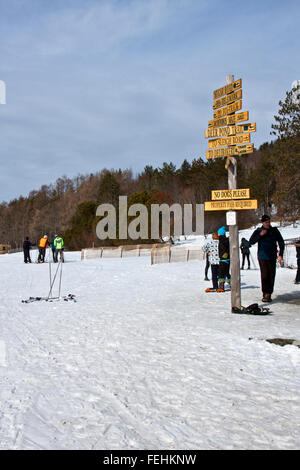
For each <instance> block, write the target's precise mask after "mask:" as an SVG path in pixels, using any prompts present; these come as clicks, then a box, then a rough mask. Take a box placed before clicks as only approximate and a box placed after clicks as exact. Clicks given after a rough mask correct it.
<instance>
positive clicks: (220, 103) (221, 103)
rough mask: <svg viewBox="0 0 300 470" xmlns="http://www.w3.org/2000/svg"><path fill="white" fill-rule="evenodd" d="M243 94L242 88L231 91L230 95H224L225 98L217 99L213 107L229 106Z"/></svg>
mask: <svg viewBox="0 0 300 470" xmlns="http://www.w3.org/2000/svg"><path fill="white" fill-rule="evenodd" d="M242 96H243V92H242V90H238V91H235V92H234V93H230V95H226V96H223V98H219V99H218V100H215V101H214V103H213V109H218V108H222V107H223V106H227V105H228V104H230V103H233V102H234V101H237V100H240V99H241V98H242Z"/></svg>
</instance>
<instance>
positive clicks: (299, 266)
mask: <svg viewBox="0 0 300 470" xmlns="http://www.w3.org/2000/svg"><path fill="white" fill-rule="evenodd" d="M295 247H296V256H297V274H296V278H295V284H300V239H299V240H298V241H297V242H296V243H295Z"/></svg>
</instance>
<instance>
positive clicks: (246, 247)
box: [240, 238, 251, 269]
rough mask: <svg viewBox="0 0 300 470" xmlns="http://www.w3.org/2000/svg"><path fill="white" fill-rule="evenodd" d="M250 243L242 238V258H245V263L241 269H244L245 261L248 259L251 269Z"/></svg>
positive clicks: (243, 262)
mask: <svg viewBox="0 0 300 470" xmlns="http://www.w3.org/2000/svg"><path fill="white" fill-rule="evenodd" d="M250 246H251V245H250V243H249V241H248V240H247V239H246V238H242V243H241V246H240V249H241V252H242V256H243V261H242V267H241V269H244V264H245V259H246V258H247V261H248V269H250Z"/></svg>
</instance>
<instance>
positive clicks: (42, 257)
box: [38, 248, 46, 263]
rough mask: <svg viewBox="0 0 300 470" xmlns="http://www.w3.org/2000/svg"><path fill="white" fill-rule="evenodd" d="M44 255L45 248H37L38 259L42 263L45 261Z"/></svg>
mask: <svg viewBox="0 0 300 470" xmlns="http://www.w3.org/2000/svg"><path fill="white" fill-rule="evenodd" d="M45 255H46V248H39V257H38V261H41V262H42V263H43V262H44V261H45Z"/></svg>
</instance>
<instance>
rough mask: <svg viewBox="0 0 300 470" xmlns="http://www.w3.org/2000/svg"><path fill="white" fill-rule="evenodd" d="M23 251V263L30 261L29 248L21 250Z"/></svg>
mask: <svg viewBox="0 0 300 470" xmlns="http://www.w3.org/2000/svg"><path fill="white" fill-rule="evenodd" d="M23 252H24V263H31V258H30V249H26V250H23Z"/></svg>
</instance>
